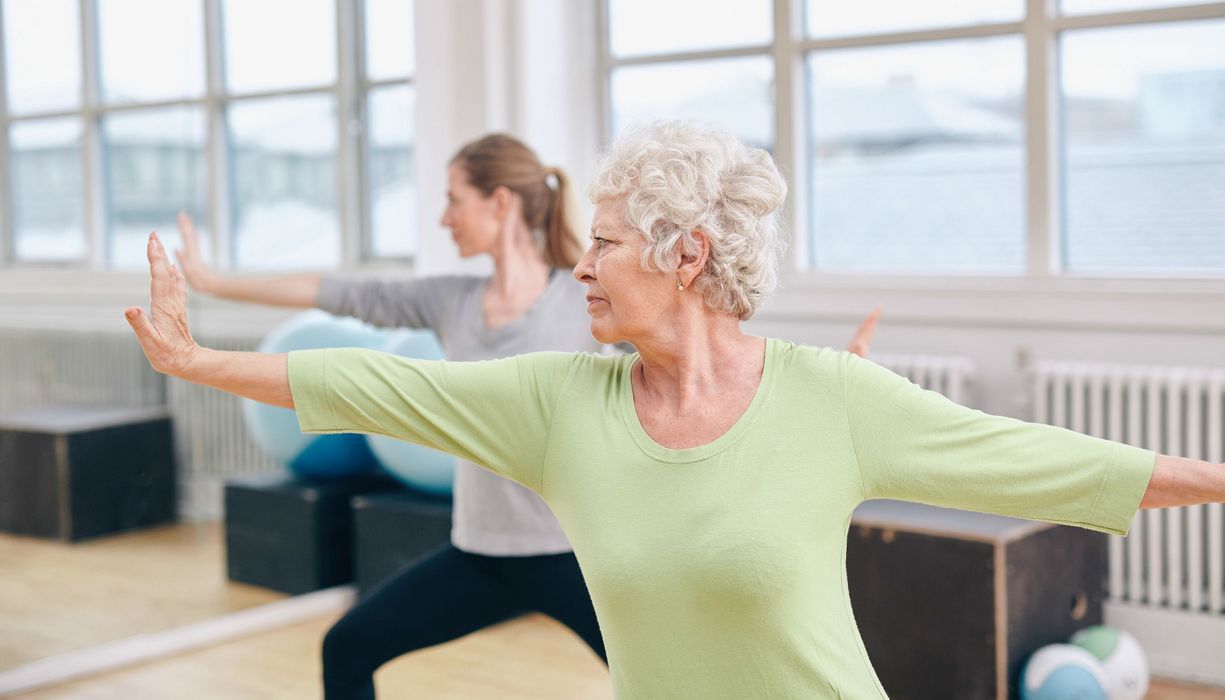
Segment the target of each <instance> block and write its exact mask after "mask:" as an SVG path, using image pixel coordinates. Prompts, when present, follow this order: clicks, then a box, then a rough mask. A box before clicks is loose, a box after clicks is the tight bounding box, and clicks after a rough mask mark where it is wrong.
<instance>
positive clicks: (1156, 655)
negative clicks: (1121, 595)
mask: <svg viewBox="0 0 1225 700" xmlns="http://www.w3.org/2000/svg"><path fill="white" fill-rule="evenodd" d="M1104 612H1105V618H1106V624H1108V625H1113V626H1115V627H1118V628H1120V629H1123V630H1126V631H1128V632H1130V633H1132V634H1133V635H1135V637H1136V639H1137V640H1139V642H1140V646H1142V647H1144V650H1145V652H1147V653H1148V661H1149V669H1150V671H1151V672H1152V674H1153V675H1154V676H1161V677H1163V678H1172V679H1178V680H1185V681H1191V682H1194V683H1203V684H1207V685H1215V686H1219V687H1223V688H1225V616H1220V615H1209V614H1206V613H1189V612H1184V611H1180V610H1154V609H1153V608H1148V607H1143V606H1139V605H1129V604H1126V603H1110V602H1108V603H1106V605H1105V611H1104Z"/></svg>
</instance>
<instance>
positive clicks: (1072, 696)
mask: <svg viewBox="0 0 1225 700" xmlns="http://www.w3.org/2000/svg"><path fill="white" fill-rule="evenodd" d="M1017 685H1018V686H1020V691H1021V700H1107V688H1109V687H1110V683H1109V680H1108V679H1107V678H1106V670H1105V669H1104V668H1102V664H1101V662H1100V661H1098V660H1097V657H1095V656H1093V654H1090V653H1089V652H1088V651H1086V650H1084V649H1082V648H1080V647H1078V646H1074V645H1072V644H1048V645H1046V646H1044V647H1042V648H1041V649H1039V650H1037V651H1035V652H1034V653H1033V655H1032V656H1030V657H1029V660H1028V661H1026V662H1025V667H1024V668H1023V669H1021V677H1020V678H1019V679H1018V682H1017Z"/></svg>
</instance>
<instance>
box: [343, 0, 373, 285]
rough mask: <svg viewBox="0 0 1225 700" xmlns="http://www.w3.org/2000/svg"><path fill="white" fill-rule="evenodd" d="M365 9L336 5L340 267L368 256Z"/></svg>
mask: <svg viewBox="0 0 1225 700" xmlns="http://www.w3.org/2000/svg"><path fill="white" fill-rule="evenodd" d="M363 10H364V3H362V2H360V1H358V2H353V1H351V0H336V70H337V75H336V77H337V80H336V129H337V134H336V136H337V138H336V149H337V150H336V207H337V215H338V218H339V221H340V262H341V266H349V265H354V264H358V263H360V262H361V261H363V260H364V259H366V257H367V256H368V254H369V252H370V237H369V235H367V231H366V223H367V218H368V217H366V216H365V211H364V210H365V207H364V206H363V197H362V193H363V191H364V190H365V177H364V173H363V168H362V157H361V150H362V149H361V144H362V143H363V142H364V140H365V137H364V135H363V132H365V131H368V130H367V129H364V128H363V121H362V113H363V110H362V105H361V102H362V94H361V93H362V91H361V89H360V88H359V82H360V79H361V72H362V71H361V65H360V63H361V60H360V53H361V48H362V41H361V35H362V29H361V24H362V15H363V14H364V13H363Z"/></svg>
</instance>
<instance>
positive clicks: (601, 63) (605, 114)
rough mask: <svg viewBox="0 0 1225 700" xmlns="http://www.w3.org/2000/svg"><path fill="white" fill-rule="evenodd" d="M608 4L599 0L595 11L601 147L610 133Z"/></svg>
mask: <svg viewBox="0 0 1225 700" xmlns="http://www.w3.org/2000/svg"><path fill="white" fill-rule="evenodd" d="M609 2H610V0H599V8H598V9H597V11H596V44H597V46H596V56H597V57H596V71H598V76H597V80H599V82H598V83H597V84H598V85H599V86H600V89H599V91H598V95H599V97H598V100H599V104H598V105H596V118H597V119H598V120H599V122H600V123H599V124H598V125H597V126H598V128H599V133H600V140H601V142H602V143H601V146H603V144H604V143H607V141H608V137H609V134H610V133H611V132H612V124H613V120H612V70H613V63H612V49H611V48H610V47H611V45H612V42H611V41H610V40H609V35H608V33H609V31H611V24H610V21H609V17H608V13H609V7H608V5H609Z"/></svg>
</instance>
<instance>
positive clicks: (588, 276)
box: [574, 246, 595, 283]
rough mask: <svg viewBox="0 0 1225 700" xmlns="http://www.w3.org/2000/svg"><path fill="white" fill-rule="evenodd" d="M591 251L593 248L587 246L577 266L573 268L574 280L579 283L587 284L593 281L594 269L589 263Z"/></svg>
mask: <svg viewBox="0 0 1225 700" xmlns="http://www.w3.org/2000/svg"><path fill="white" fill-rule="evenodd" d="M593 250H595V246H588V247H587V250H586V251H585V252H584V253H583V257H581V258H579V261H578V264H576V265H575V266H574V279H576V280H578V281H579V282H583V283H587V282H591V281H594V280H595V267H594V266H593V265H592V263H591V251H593Z"/></svg>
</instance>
